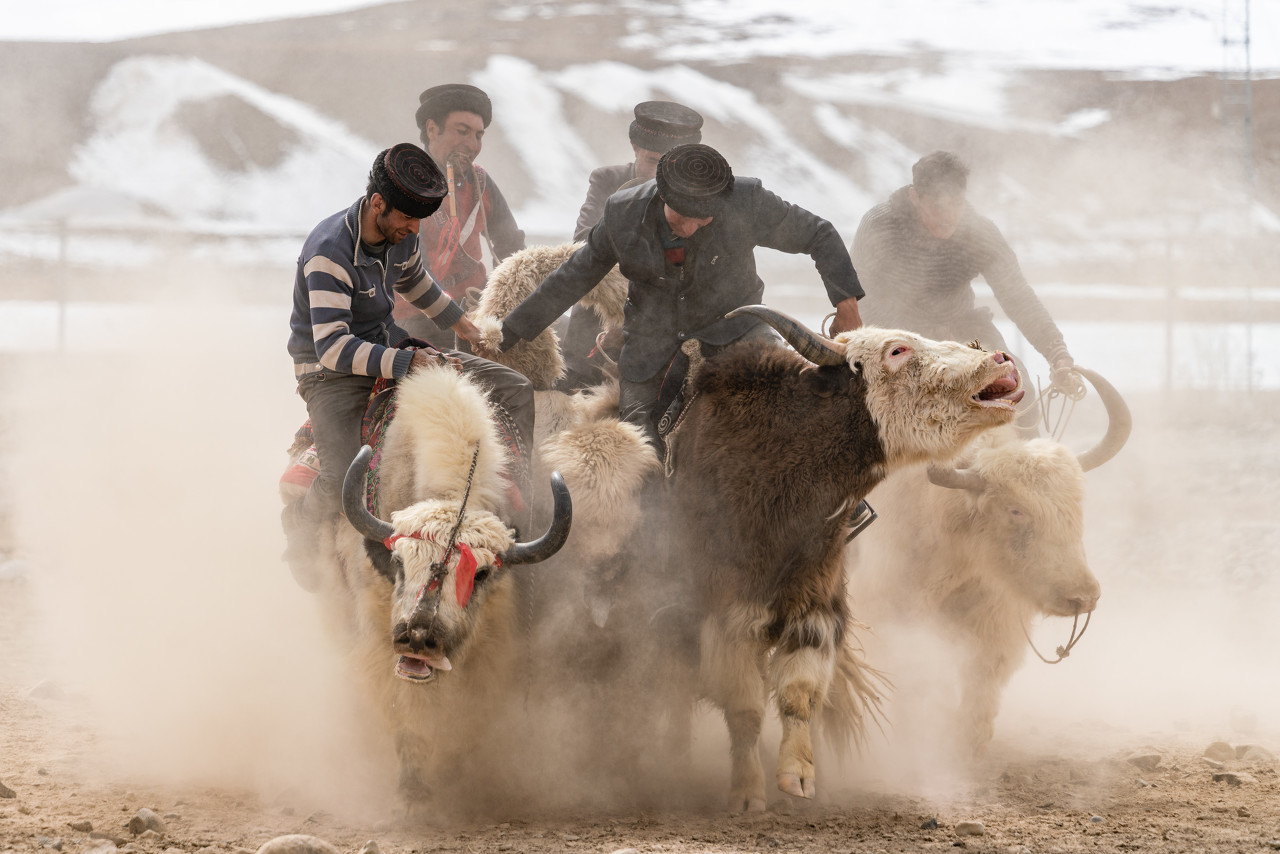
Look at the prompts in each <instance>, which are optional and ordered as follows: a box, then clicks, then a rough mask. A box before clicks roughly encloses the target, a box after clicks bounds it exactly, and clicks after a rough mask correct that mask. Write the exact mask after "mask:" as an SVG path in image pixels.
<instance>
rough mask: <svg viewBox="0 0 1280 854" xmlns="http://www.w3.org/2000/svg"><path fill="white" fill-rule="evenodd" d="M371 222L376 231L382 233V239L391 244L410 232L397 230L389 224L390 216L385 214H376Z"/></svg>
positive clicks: (394, 243) (393, 244)
mask: <svg viewBox="0 0 1280 854" xmlns="http://www.w3.org/2000/svg"><path fill="white" fill-rule="evenodd" d="M373 223H374V225H375V226H376V227H377V229H378V233H379V234H381V235H382V239H383V240H385V241H387V243H390V244H391V245H392V246H395V245H396V244H397V243H399V242H400V241H402V240H404V239H405V238H406V237H408V236H409V235H410V234H411V233H412V232H410V231H408V230H405V231H404V232H403V233H402V232H400V231H397V230H396V228H395V227H394V226H393V225H392V224H391V217H389V216H387V215H386V214H378V216H376V217H374V219H373Z"/></svg>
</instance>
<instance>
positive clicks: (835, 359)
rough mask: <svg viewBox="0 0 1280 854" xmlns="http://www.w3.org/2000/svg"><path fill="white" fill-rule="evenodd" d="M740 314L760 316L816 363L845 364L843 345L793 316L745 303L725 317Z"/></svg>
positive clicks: (827, 364) (796, 349) (766, 307)
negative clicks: (839, 345) (838, 344)
mask: <svg viewBox="0 0 1280 854" xmlns="http://www.w3.org/2000/svg"><path fill="white" fill-rule="evenodd" d="M740 314H749V315H751V316H753V317H758V318H760V319H761V320H763V321H764V322H765V323H767V324H769V325H770V326H772V327H773V328H774V329H776V330H778V334H779V335H781V336H782V337H783V338H785V339H786V341H787V343H788V344H790V345H791V346H792V348H794V349H795V351H796V352H797V353H799V354H800V355H801V356H804V357H805V358H806V359H808V360H809V361H810V362H813V363H814V364H815V365H826V366H829V367H834V366H836V365H843V364H845V355H844V348H843V347H838V346H836V345H835V344H834V343H833V342H832V341H831V339H829V338H823V337H822V336H821V335H818V334H816V333H814V332H813V331H812V330H810V329H809V328H808V327H807V326H805V325H804V324H803V323H801V322H800V321H798V320H796V319H795V318H793V317H788V316H787V315H785V314H783V313H782V312H780V311H775V310H774V309H772V308H769V307H768V306H763V305H744V306H743V307H742V308H735V309H734V310H733V311H731V312H729V313H728V314H726V315H725V317H737V316H738V315H740Z"/></svg>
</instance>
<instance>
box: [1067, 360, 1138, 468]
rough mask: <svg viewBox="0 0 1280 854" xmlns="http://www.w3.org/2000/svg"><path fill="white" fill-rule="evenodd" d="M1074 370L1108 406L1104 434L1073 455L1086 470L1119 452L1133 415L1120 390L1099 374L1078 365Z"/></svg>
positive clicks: (1131, 424)
mask: <svg viewBox="0 0 1280 854" xmlns="http://www.w3.org/2000/svg"><path fill="white" fill-rule="evenodd" d="M1075 370H1076V371H1077V372H1078V373H1079V374H1080V375H1081V376H1082V377H1084V378H1085V379H1087V380H1088V381H1089V384H1090V385H1092V386H1093V387H1094V389H1095V390H1096V391H1097V392H1098V397H1100V398H1102V405H1103V406H1104V407H1106V410H1107V432H1106V434H1105V435H1103V437H1102V438H1101V439H1099V440H1098V444H1096V445H1094V446H1093V447H1092V448H1090V449H1089V450H1087V451H1085V452H1084V453H1082V454H1079V455H1078V456H1077V457H1076V459H1077V460H1079V462H1080V468H1082V469H1084V470H1085V471H1089V469H1096V468H1097V467H1098V466H1100V465H1102V464H1103V463H1105V462H1106V461H1107V460H1109V459H1111V458H1112V457H1114V456H1115V455H1116V454H1118V453H1120V449H1121V448H1123V447H1124V443H1125V442H1127V441H1129V433H1130V432H1132V430H1133V415H1132V414H1131V413H1130V412H1129V405H1128V404H1126V403H1125V402H1124V398H1123V397H1121V396H1120V392H1118V391H1116V387H1115V386H1113V385H1112V384H1111V383H1109V382H1107V381H1106V380H1105V379H1103V378H1102V375H1101V374H1099V373H1098V372H1097V371H1091V370H1089V369H1088V368H1082V367H1080V366H1079V365H1077V366H1076V368H1075Z"/></svg>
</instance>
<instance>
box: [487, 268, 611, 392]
mask: <svg viewBox="0 0 1280 854" xmlns="http://www.w3.org/2000/svg"><path fill="white" fill-rule="evenodd" d="M580 246H582V244H581V243H564V244H561V245H559V246H530V247H529V248H528V249H522V250H521V251H519V252H517V253H515V254H514V255H511V256H509V257H508V258H507V259H506V260H504V261H503V262H502V263H501V264H499V265H498V266H497V267H495V268H494V270H493V272H492V273H490V274H489V281H488V283H487V284H486V285H485V289H484V291H483V292H482V293H481V295H480V304H479V306H478V307H477V308H476V311H475V315H474V317H473V318H472V321H473V322H474V323H475V324H476V326H478V327H479V328H480V331H481V333H482V334H483V335H484V337H485V340H486V341H488V342H491V343H492V344H494V345H496V344H497V343H498V342H499V341H501V340H502V319H503V318H504V317H506V316H507V315H508V314H510V313H511V311H512V309H514V308H515V307H516V306H518V305H519V304H520V303H521V302H522V301H523V300H524V298H525V297H527V296H528V295H529V294H531V293H533V292H534V291H535V290H536V289H537V287H538V285H540V284H542V280H543V279H545V278H546V277H547V276H548V275H550V274H551V272H552V271H554V270H555V269H556V268H558V267H559V266H560V265H561V264H563V263H564V262H565V261H566V260H567V259H568V258H569V256H570V255H572V254H573V253H574V252H576V251H577V250H578V248H579V247H580ZM626 300H627V280H626V279H624V278H623V277H622V274H621V273H620V272H618V268H617V267H614V268H613V270H611V271H610V272H609V274H608V275H607V276H605V277H604V278H603V279H602V280H601V281H600V283H599V284H597V285H596V286H595V287H594V288H592V289H591V290H590V291H589V292H588V293H587V295H586V296H584V297H583V298H582V299H581V300H580V301H579V305H582V306H585V307H587V308H589V309H591V310H592V311H594V312H595V313H596V315H597V316H598V317H599V318H600V322H601V324H602V325H604V326H606V327H608V326H621V325H622V308H623V305H624V304H625V303H626ZM494 349H497V348H496V346H495V347H494ZM494 361H496V362H501V363H502V364H504V365H506V366H507V367H509V368H514V369H515V370H517V371H519V372H520V373H522V374H524V375H525V376H526V377H528V378H529V382H530V383H532V384H533V387H534V389H535V390H538V391H545V390H547V389H550V388H552V387H553V386H554V385H555V384H556V381H557V380H559V379H560V377H561V376H562V375H563V374H564V357H563V356H561V354H560V339H559V337H558V336H557V335H556V332H555V328H554V327H548V328H546V329H544V330H543V331H542V332H541V333H540V334H539V335H538V337H537V338H535V339H533V340H532V341H521V342H519V343H517V344H516V345H515V346H514V347H512V348H511V349H510V350H508V351H507V352H506V353H499V354H498V355H497V356H495V357H494ZM538 414H539V415H542V412H541V411H539V413H538Z"/></svg>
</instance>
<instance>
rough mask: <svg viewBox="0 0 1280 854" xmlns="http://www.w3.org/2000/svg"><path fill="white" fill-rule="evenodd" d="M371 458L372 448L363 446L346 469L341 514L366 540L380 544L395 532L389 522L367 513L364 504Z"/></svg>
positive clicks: (366, 507)
mask: <svg viewBox="0 0 1280 854" xmlns="http://www.w3.org/2000/svg"><path fill="white" fill-rule="evenodd" d="M372 458H373V448H370V447H369V446H368V445H365V446H364V447H362V448H361V449H360V453H358V454H356V458H355V459H354V460H352V461H351V465H350V466H348V467H347V476H346V477H345V478H343V479H342V512H343V513H345V514H347V521H348V522H350V523H351V527H353V528H355V529H356V530H357V531H359V532H360V533H361V534H363V535H364V537H365V539H367V540H376V541H378V542H382V541H383V540H385V539H386V538H387V537H390V536H391V535H393V534H394V533H395V532H396V529H395V528H393V527H391V523H390V522H384V521H382V520H381V519H379V518H378V517H377V516H374V515H373V514H372V513H370V512H369V507H368V506H367V505H366V504H365V502H364V480H365V475H366V474H368V473H369V460H371V459H372Z"/></svg>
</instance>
